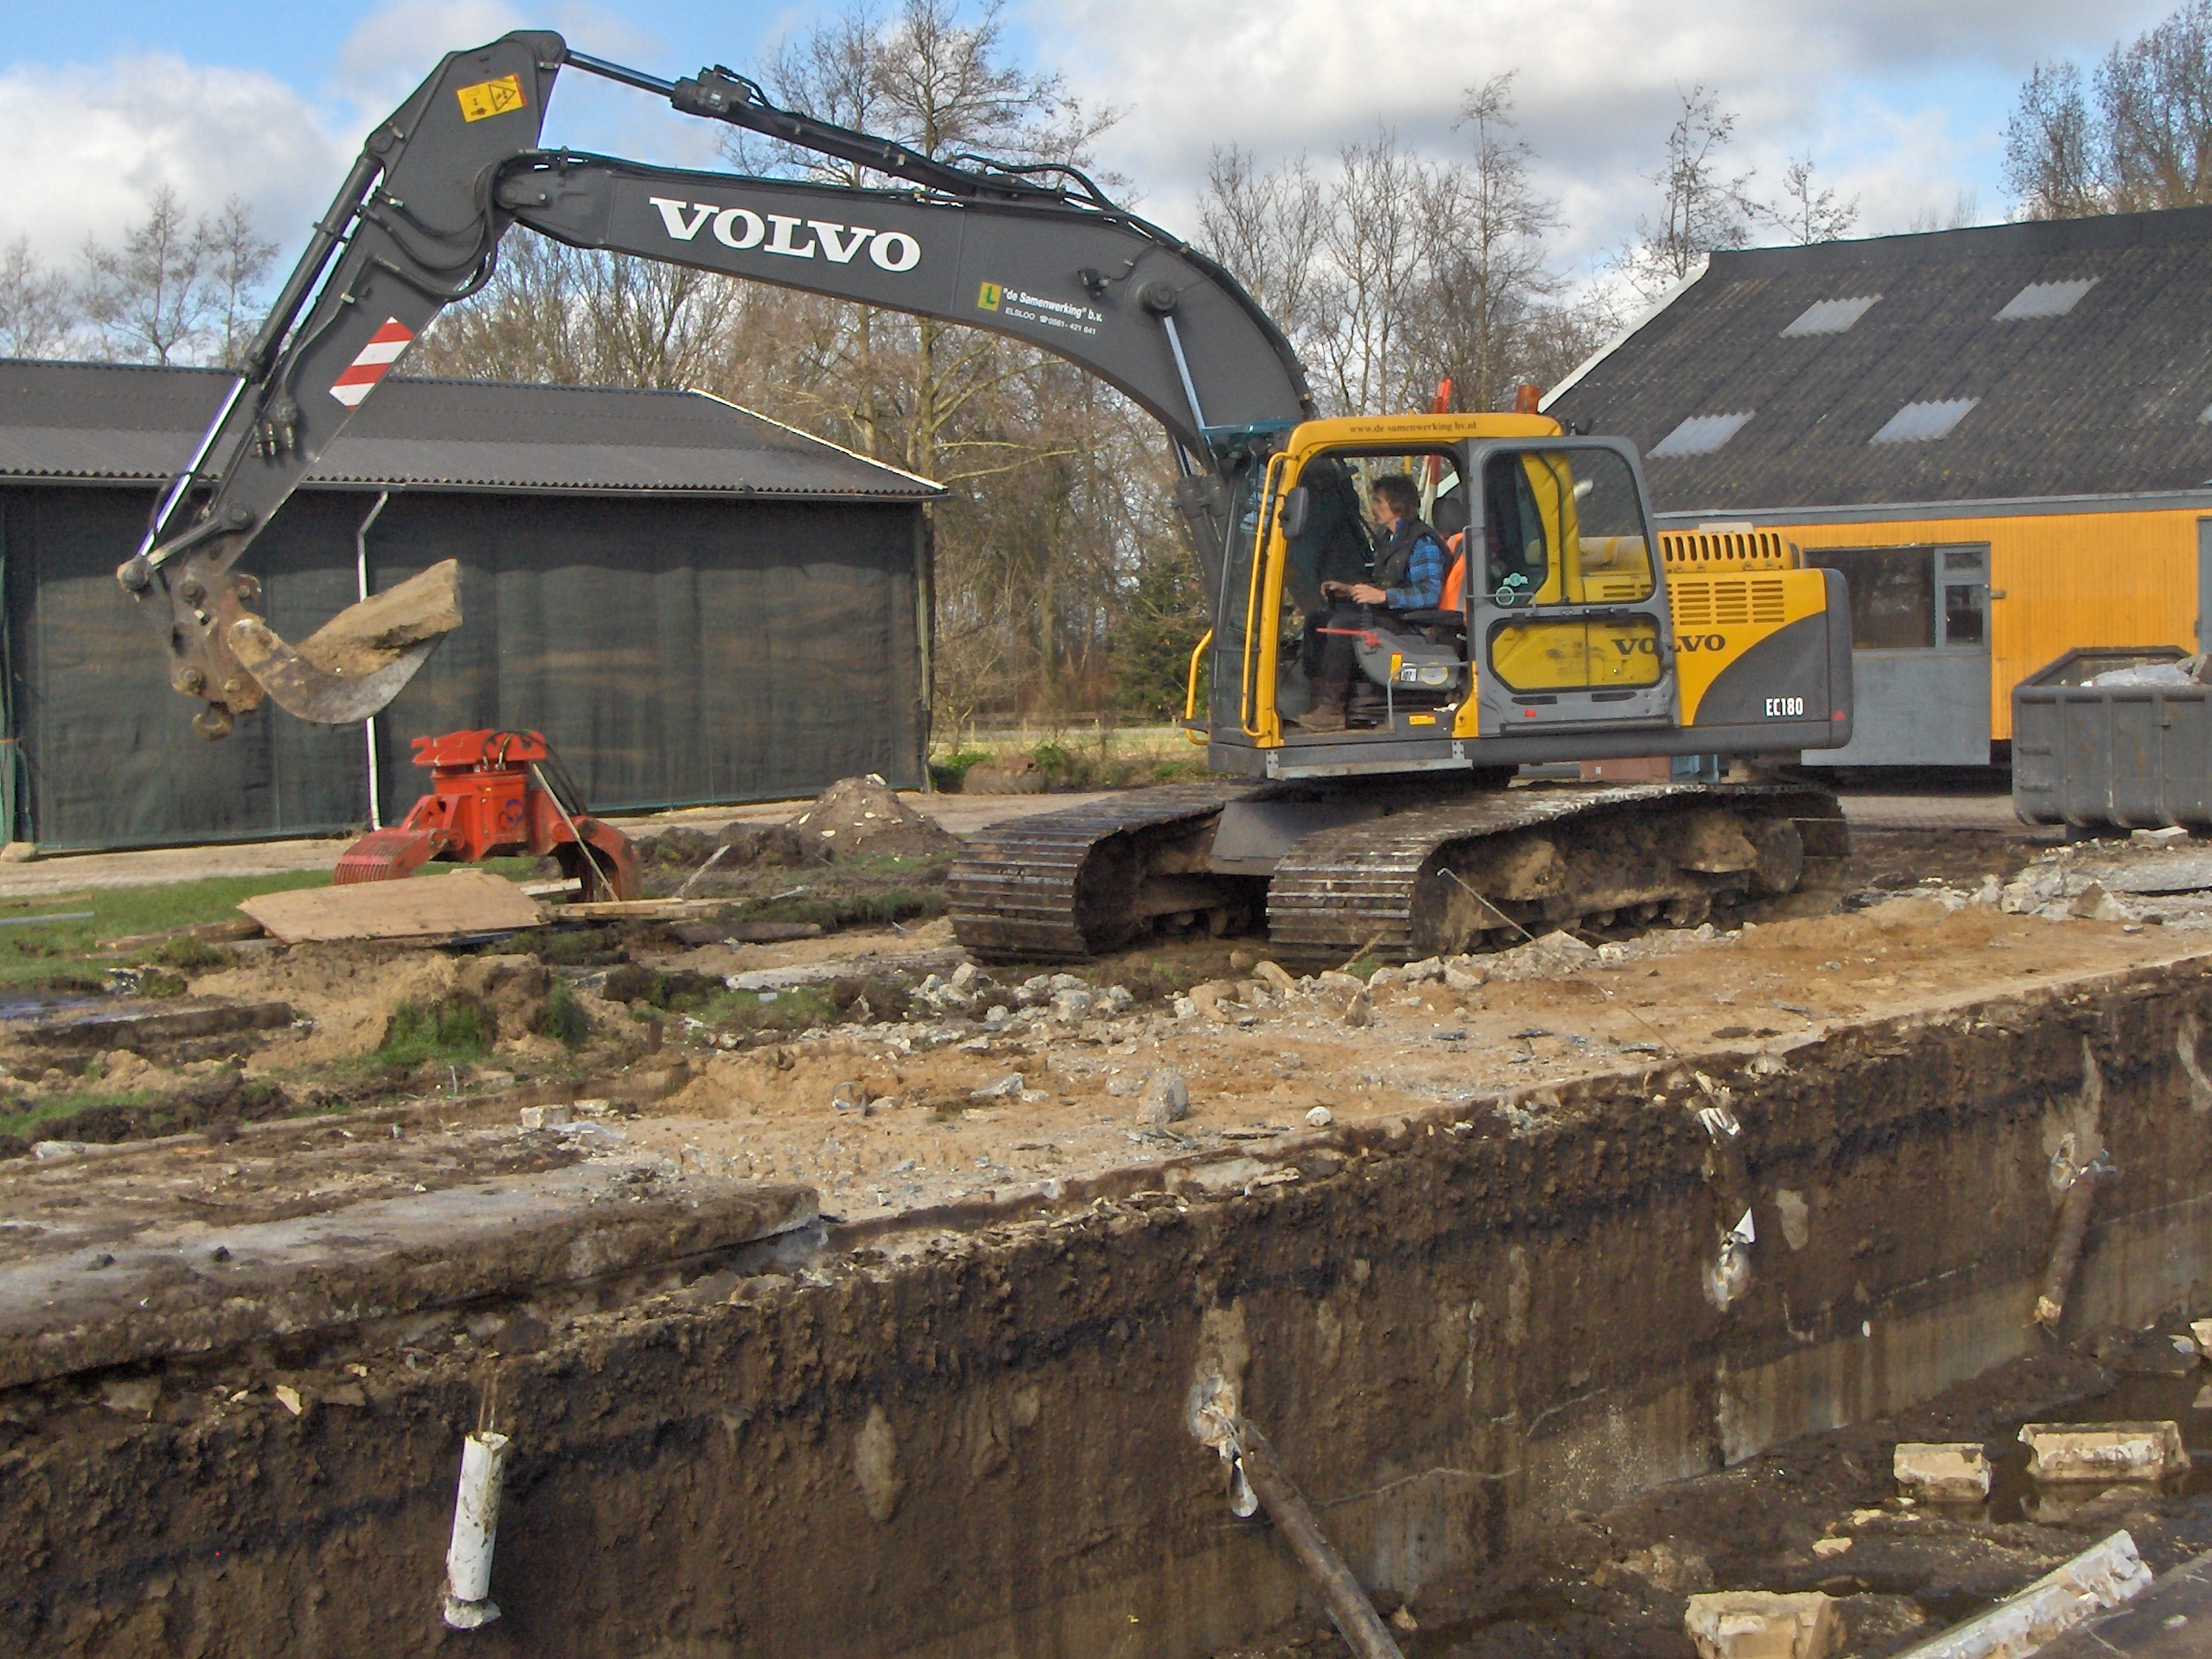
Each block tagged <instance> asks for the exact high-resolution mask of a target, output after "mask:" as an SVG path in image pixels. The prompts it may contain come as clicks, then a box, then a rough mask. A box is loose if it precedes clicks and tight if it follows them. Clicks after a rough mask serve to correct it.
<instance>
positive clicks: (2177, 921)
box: [2000, 829, 2212, 928]
mask: <svg viewBox="0 0 2212 1659" xmlns="http://www.w3.org/2000/svg"><path fill="white" fill-rule="evenodd" d="M2000 903H2001V905H2002V907H2003V908H2004V909H2005V910H2006V911H2008V912H2009V913H2012V914H2015V915H2023V916H2034V917H2038V918H2040V919H2042V920H2044V921H2047V922H2067V921H2075V920H2083V919H2086V920H2089V921H2095V922H2121V923H2138V924H2151V925H2164V926H2177V927H2182V928H2200V927H2207V926H2212V857H2206V856H2202V855H2198V854H2192V852H2191V849H2190V846H2189V837H2188V834H2187V832H2186V831H2183V830H2177V829H2151V830H2145V829H2138V830H2136V831H2135V832H2134V834H2133V835H2131V836H2129V837H2128V839H2127V840H2126V841H2117V840H2114V841H2092V842H2082V843H2077V844H2075V845H2072V846H2065V847H2057V848H2054V849H2053V850H2052V851H2051V852H2049V853H2047V854H2044V855H2043V856H2042V857H2040V858H2038V859H2036V860H2035V861H2034V862H2033V863H2032V864H2030V865H2028V866H2027V867H2026V868H2025V869H2023V870H2022V871H2021V872H2020V874H2019V875H2018V876H2017V877H2015V878H2013V879H2012V880H2011V881H2009V882H2008V883H2007V884H2006V885H2005V887H2004V889H2003V892H2002V894H2001V898H2000Z"/></svg>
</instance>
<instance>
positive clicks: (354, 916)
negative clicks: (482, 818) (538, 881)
mask: <svg viewBox="0 0 2212 1659" xmlns="http://www.w3.org/2000/svg"><path fill="white" fill-rule="evenodd" d="M238 908H239V909H241V910H243V911H245V912H246V914H247V915H249V916H251V917H252V918H253V920H254V921H256V922H258V923H260V924H261V926H263V927H265V928H267V929H268V931H269V933H270V935H271V936H272V937H273V938H277V939H281V940H283V941H284V942H285V943H286V944H288V945H297V944H301V943H303V942H305V941H308V940H314V939H443V938H449V937H451V936H452V935H454V934H457V933H503V932H506V931H508V930H510V929H512V928H517V927H536V926H541V925H542V923H543V922H544V915H543V913H542V912H541V910H540V909H539V908H538V906H537V904H536V903H535V902H533V901H532V900H531V898H530V896H529V895H528V894H526V893H524V892H523V891H522V890H521V889H520V888H519V887H517V886H516V885H515V883H514V882H512V881H508V880H505V879H503V878H500V877H497V876H493V875H492V874H490V873H489V872H487V871H483V870H456V871H454V872H453V873H452V874H450V875H442V876H415V877H410V878H408V879H406V880H404V881H355V882H351V883H349V885H347V886H344V887H309V888H304V889H301V891H299V892H295V893H264V894H263V895H261V896H260V897H259V898H257V899H249V900H247V901H246V902H244V903H242V904H240V905H239V906H238Z"/></svg>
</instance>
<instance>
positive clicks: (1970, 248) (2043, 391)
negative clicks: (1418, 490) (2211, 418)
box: [1545, 207, 2212, 513]
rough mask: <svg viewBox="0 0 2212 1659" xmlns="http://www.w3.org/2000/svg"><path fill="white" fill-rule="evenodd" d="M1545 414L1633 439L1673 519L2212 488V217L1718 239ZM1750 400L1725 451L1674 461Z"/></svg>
mask: <svg viewBox="0 0 2212 1659" xmlns="http://www.w3.org/2000/svg"><path fill="white" fill-rule="evenodd" d="M1875 295H1878V296H1880V301H1879V303H1863V301H1866V300H1867V298H1868V297H1869V296H1875ZM1846 307H1849V308H1852V309H1856V310H1858V311H1859V315H1857V316H1856V317H1855V318H1854V319H1853V320H1852V321H1851V322H1850V324H1849V325H1848V326H1846V327H1844V328H1842V329H1840V330H1839V331H1830V330H1820V331H1815V328H1813V327H1812V326H1809V325H1808V319H1816V320H1818V321H1819V322H1821V323H1827V322H1829V321H1830V320H1831V319H1839V318H1840V316H1841V314H1842V313H1843V311H1844V310H1845V309H1846ZM1545 406H1546V408H1547V409H1548V410H1549V411H1550V412H1551V414H1554V415H1557V416H1559V417H1560V418H1561V419H1562V420H1566V421H1574V422H1576V423H1577V424H1579V423H1580V422H1582V421H1589V422H1590V423H1591V425H1592V428H1593V429H1594V430H1596V431H1599V432H1609V433H1619V434H1622V435H1623V436H1625V437H1627V438H1630V439H1632V440H1634V441H1635V443H1636V444H1637V445H1638V446H1639V447H1640V448H1642V449H1643V451H1644V452H1645V454H1646V457H1647V460H1648V462H1649V466H1648V475H1649V478H1650V483H1651V492H1652V494H1653V497H1654V499H1655V503H1656V505H1657V506H1658V507H1659V508H1660V510H1661V511H1675V512H1716V513H1726V512H1730V511H1743V512H1748V511H1758V510H1762V509H1781V508H1790V507H1820V506H1845V505H1854V504H1869V503H1884V502H1919V501H1927V502H1942V501H1968V500H1983V499H1991V498H2023V497H2029V498H2032V497H2044V496H2058V495H2078V496H2098V495H2117V494H2128V493H2143V492H2160V491H2175V490H2191V489H2196V488H2199V487H2200V486H2203V485H2204V484H2205V483H2206V482H2207V481H2208V480H2212V425H2207V424H2206V423H2205V422H2204V421H2202V420H2200V414H2201V413H2202V412H2204V411H2206V410H2207V408H2208V407H2212V207H2185V208H2178V209H2176V210H2173V211H2170V212H2161V213H2133V214H2121V215H2112V216H2108V217H2104V218H2097V219H2074V220H2062V221H2056V222H2041V223H2032V224H2022V225H1998V226H1988V227H1983V228H1975V229H1968V230H1944V231H1936V232H1934V233H1932V234H1928V235H1920V236H1886V237H1878V238H1874V239H1871V240H1867V241H1860V242H1830V243H1824V244H1820V245H1817V246H1815V247H1811V248H1761V249H1752V250H1748V251H1745V252H1732V253H1731V252H1719V253H1716V254H1714V255H1713V257H1712V261H1711V263H1710V265H1709V266H1708V267H1707V269H1706V271H1705V273H1704V275H1703V276H1700V277H1699V278H1698V279H1697V280H1696V281H1695V282H1692V283H1691V284H1689V285H1688V286H1687V287H1686V288H1684V289H1683V290H1681V291H1680V292H1679V293H1678V294H1677V295H1676V296H1675V297H1674V299H1673V300H1672V301H1671V302H1670V303H1669V304H1667V305H1666V306H1665V307H1664V308H1662V309H1661V310H1660V311H1659V312H1658V313H1657V314H1655V315H1654V316H1652V317H1650V318H1648V319H1647V321H1645V322H1644V324H1643V325H1641V326H1640V327H1638V328H1637V329H1636V330H1635V331H1634V332H1633V333H1631V334H1630V335H1628V336H1627V337H1626V338H1625V339H1623V340H1622V341H1621V342H1619V343H1618V344H1617V345H1615V346H1614V347H1613V348H1612V349H1610V350H1609V351H1607V352H1606V353H1604V354H1603V355H1602V356H1600V357H1599V358H1598V359H1597V360H1596V361H1594V362H1592V363H1590V364H1588V365H1586V366H1585V367H1584V369H1583V371H1582V372H1581V373H1580V374H1579V375H1578V376H1577V377H1576V378H1575V380H1573V381H1572V382H1570V383H1568V384H1566V385H1564V386H1563V387H1562V388H1561V389H1560V390H1559V391H1558V392H1557V393H1556V394H1555V395H1554V396H1553V397H1551V398H1550V399H1548V400H1547V402H1546V405H1545ZM1741 409H1752V410H1756V411H1757V414H1756V415H1755V416H1754V417H1753V418H1752V419H1751V420H1749V421H1745V422H1744V423H1743V426H1742V428H1741V429H1740V430H1738V431H1737V432H1735V433H1733V434H1732V435H1731V436H1730V437H1729V438H1728V440H1727V442H1726V443H1725V444H1723V445H1719V447H1718V448H1715V449H1710V450H1705V451H1701V452H1695V453H1691V452H1677V453H1676V454H1674V455H1672V456H1667V455H1654V453H1653V451H1654V450H1656V449H1657V448H1658V446H1659V445H1660V444H1661V442H1662V441H1663V440H1665V439H1666V438H1668V437H1669V435H1670V434H1671V433H1673V432H1674V431H1675V430H1676V429H1677V428H1679V427H1680V426H1681V425H1682V424H1683V423H1684V422H1685V421H1692V420H1695V419H1696V418H1698V417H1709V416H1711V415H1713V414H1714V413H1715V412H1716V411H1720V410H1741ZM1907 411H1914V412H1915V413H1914V414H1913V416H1912V418H1911V419H1910V420H1908V421H1907V422H1906V424H1907V426H1908V427H1911V428H1912V429H1911V430H1910V431H1898V430H1895V429H1893V428H1892V426H1891V423H1892V422H1893V421H1895V420H1896V419H1898V418H1900V417H1901V415H1903V414H1904V413H1905V412H1907ZM1921 411H1940V412H1941V413H1942V414H1944V415H1946V416H1949V415H1952V414H1954V413H1956V414H1957V415H1958V416H1959V417H1960V418H1958V419H1957V420H1956V421H1954V422H1953V423H1951V424H1950V425H1948V426H1947V427H1945V428H1944V429H1943V430H1942V431H1941V432H1940V433H1936V432H1935V431H1933V430H1922V429H1921V428H1922V427H1923V426H1926V427H1929V428H1933V427H1934V426H1936V425H1939V424H1941V422H1939V421H1935V420H1933V419H1932V418H1931V417H1928V416H1924V415H1923V414H1921V413H1919V412H1921ZM1899 438H1906V439H1911V440H1916V441H1911V442H1898V441H1896V440H1897V439H1899Z"/></svg>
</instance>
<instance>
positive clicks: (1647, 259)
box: [1624, 82, 1758, 298]
mask: <svg viewBox="0 0 2212 1659" xmlns="http://www.w3.org/2000/svg"><path fill="white" fill-rule="evenodd" d="M1735 135H1736V117H1735V115H1734V113H1732V112H1731V111H1729V110H1725V109H1722V108H1720V96H1719V93H1718V92H1717V91H1716V90H1714V89H1713V88H1712V87H1710V86H1707V85H1706V84H1704V83H1702V82H1700V83H1698V84H1696V85H1695V86H1693V87H1691V88H1690V90H1689V91H1687V92H1685V93H1683V94H1682V108H1681V110H1680V112H1679V113H1678V114H1676V116H1675V117H1674V125H1673V126H1672V127H1671V129H1670V130H1669V131H1668V133H1667V158H1666V161H1665V163H1664V164H1663V165H1662V166H1661V167H1660V169H1659V170H1658V171H1657V172H1656V173H1653V174H1650V175H1649V176H1648V177H1649V180H1650V181H1651V182H1652V183H1653V184H1656V185H1658V186H1659V191H1660V206H1659V215H1658V217H1657V218H1656V219H1638V220H1637V221H1636V236H1637V241H1636V246H1635V247H1634V248H1633V249H1632V250H1631V251H1630V252H1629V254H1628V256H1627V258H1626V260H1625V261H1624V274H1625V275H1626V276H1627V278H1628V280H1629V282H1630V283H1631V284H1632V285H1633V286H1634V287H1635V288H1636V289H1637V290H1638V291H1639V292H1640V293H1643V294H1644V295H1646V296H1647V297H1652V298H1655V297H1657V296H1658V295H1660V294H1663V293H1665V292H1666V291H1667V290H1668V289H1669V288H1671V287H1672V286H1673V285H1674V284H1675V283H1677V282H1679V281H1681V280H1682V279H1683V278H1684V277H1685V276H1689V275H1690V273H1691V270H1692V269H1693V268H1694V267H1695V265H1696V263H1697V261H1698V260H1699V259H1701V258H1703V257H1704V256H1705V255H1706V254H1708V253H1710V252H1713V251H1714V250H1715V249H1718V248H1741V247H1743V245H1744V244H1745V243H1747V242H1748V241H1750V239H1751V221H1752V219H1753V218H1754V217H1755V216H1756V214H1757V212H1758V204H1756V203H1755V202H1753V201H1752V199H1751V197H1750V196H1749V195H1748V194H1747V193H1746V190H1745V186H1747V185H1748V184H1749V183H1750V182H1751V179H1752V170H1751V169H1748V168H1746V169H1745V170H1744V171H1743V172H1742V173H1736V174H1731V173H1729V172H1728V171H1727V170H1726V169H1725V168H1724V167H1723V165H1722V156H1723V153H1724V152H1725V151H1726V150H1727V148H1728V145H1729V143H1730V142H1731V141H1732V140H1733V139H1734V137H1735Z"/></svg>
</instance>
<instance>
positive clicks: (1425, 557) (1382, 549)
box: [1298, 472, 1449, 732]
mask: <svg viewBox="0 0 2212 1659" xmlns="http://www.w3.org/2000/svg"><path fill="white" fill-rule="evenodd" d="M1367 498H1368V501H1369V504H1370V505H1371V507H1372V508H1373V511H1374V517H1375V565H1374V569H1373V571H1372V572H1371V573H1370V574H1369V575H1368V576H1367V578H1366V579H1365V580H1364V581H1355V582H1346V581H1334V580H1331V581H1324V582H1323V583H1322V584H1321V596H1322V598H1323V599H1325V600H1327V601H1329V603H1330V609H1329V611H1328V613H1326V614H1325V615H1323V616H1322V617H1320V618H1319V619H1318V625H1317V626H1315V625H1311V624H1310V625H1309V631H1308V635H1307V648H1308V650H1307V655H1308V670H1307V671H1308V673H1309V675H1310V677H1311V679H1312V682H1313V706H1312V708H1310V709H1308V710H1307V711H1306V713H1305V714H1303V715H1301V716H1300V717H1299V720H1298V724H1299V725H1300V726H1301V727H1303V728H1304V729H1305V730H1307V731H1309V732H1341V731H1343V730H1344V728H1345V724H1346V719H1345V705H1346V703H1347V702H1348V700H1349V699H1350V697H1351V695H1352V682H1353V678H1354V676H1355V674H1356V673H1357V672H1358V667H1357V661H1356V658H1355V656H1354V654H1353V649H1352V642H1353V639H1354V638H1355V637H1356V636H1358V635H1359V634H1361V633H1363V632H1366V631H1368V630H1369V629H1371V628H1372V627H1373V625H1374V624H1373V619H1372V618H1371V616H1370V614H1369V613H1370V611H1371V610H1372V609H1373V608H1375V607H1383V608H1386V609H1388V610H1391V611H1430V610H1433V609H1434V608H1435V607H1436V605H1437V604H1438V603H1439V602H1440V601H1441V600H1442V598H1443V596H1444V570H1445V565H1447V564H1448V563H1449V561H1448V560H1447V558H1446V556H1445V552H1444V542H1443V539H1442V538H1441V537H1439V536H1438V535H1437V534H1436V532H1435V531H1434V530H1433V529H1431V527H1430V526H1429V525H1428V524H1427V523H1425V522H1424V521H1423V520H1422V517H1421V493H1420V491H1419V490H1418V489H1417V488H1416V487H1415V485H1414V483H1413V480H1412V479H1411V478H1409V477H1407V475H1406V474H1404V473H1403V472H1394V473H1391V474H1389V475H1388V476H1386V477H1383V478H1378V479H1377V480H1376V481H1375V482H1374V483H1373V484H1372V485H1370V486H1369V487H1368V491H1367Z"/></svg>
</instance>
